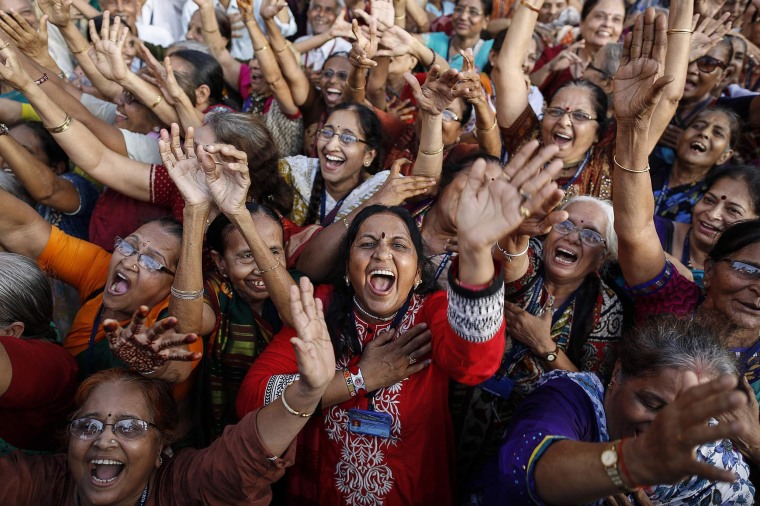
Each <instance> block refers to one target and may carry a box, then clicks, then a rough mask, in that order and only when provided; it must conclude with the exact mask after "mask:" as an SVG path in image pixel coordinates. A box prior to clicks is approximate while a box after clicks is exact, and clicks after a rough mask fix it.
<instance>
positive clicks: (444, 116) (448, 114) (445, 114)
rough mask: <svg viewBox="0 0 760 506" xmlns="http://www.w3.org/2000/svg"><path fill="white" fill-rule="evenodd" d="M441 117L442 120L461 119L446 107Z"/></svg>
mask: <svg viewBox="0 0 760 506" xmlns="http://www.w3.org/2000/svg"><path fill="white" fill-rule="evenodd" d="M441 119H443V121H461V118H460V117H459V116H457V115H456V114H455V113H454V112H453V111H450V110H448V109H444V110H443V112H442V113H441Z"/></svg>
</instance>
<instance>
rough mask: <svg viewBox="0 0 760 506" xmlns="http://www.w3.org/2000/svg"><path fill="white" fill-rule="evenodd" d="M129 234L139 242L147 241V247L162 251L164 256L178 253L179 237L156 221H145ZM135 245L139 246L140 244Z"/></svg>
mask: <svg viewBox="0 0 760 506" xmlns="http://www.w3.org/2000/svg"><path fill="white" fill-rule="evenodd" d="M129 235H130V237H131V238H133V239H134V238H137V240H139V241H140V242H145V243H149V244H148V247H150V248H153V249H154V250H157V251H159V252H161V253H163V254H164V255H165V256H166V255H169V256H171V255H173V256H176V255H178V254H179V243H180V241H179V239H178V238H176V237H174V236H173V235H171V234H170V233H169V232H167V231H166V230H164V228H163V227H162V226H161V225H159V224H158V223H146V224H145V225H143V226H142V227H140V228H138V229H137V230H135V231H134V232H132V233H131V234H129ZM137 246H138V247H140V246H142V244H138V245H137ZM167 260H168V257H167Z"/></svg>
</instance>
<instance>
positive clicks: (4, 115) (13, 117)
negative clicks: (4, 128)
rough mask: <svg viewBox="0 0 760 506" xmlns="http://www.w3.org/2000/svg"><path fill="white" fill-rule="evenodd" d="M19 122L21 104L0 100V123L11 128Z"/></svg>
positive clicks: (4, 99) (20, 118) (20, 119)
mask: <svg viewBox="0 0 760 506" xmlns="http://www.w3.org/2000/svg"><path fill="white" fill-rule="evenodd" d="M21 121H22V117H21V102H17V101H16V100H10V99H7V98H0V123H5V124H6V125H8V126H9V127H11V126H13V125H16V124H18V123H20V122H21Z"/></svg>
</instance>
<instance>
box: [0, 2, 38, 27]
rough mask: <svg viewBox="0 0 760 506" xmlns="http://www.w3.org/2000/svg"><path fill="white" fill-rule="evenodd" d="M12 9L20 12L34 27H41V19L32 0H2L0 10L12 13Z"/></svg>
mask: <svg viewBox="0 0 760 506" xmlns="http://www.w3.org/2000/svg"><path fill="white" fill-rule="evenodd" d="M11 9H13V10H14V11H16V12H17V13H18V14H20V15H21V17H23V18H24V19H25V20H26V21H27V23H29V24H30V25H31V26H32V28H34V29H35V30H36V29H37V28H39V21H38V20H37V15H36V14H35V13H34V7H32V2H31V1H30V0H0V11H3V12H7V13H10V11H11Z"/></svg>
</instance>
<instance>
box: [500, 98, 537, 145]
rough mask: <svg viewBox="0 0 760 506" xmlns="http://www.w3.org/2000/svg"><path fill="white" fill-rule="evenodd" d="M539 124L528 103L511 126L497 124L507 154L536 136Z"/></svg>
mask: <svg viewBox="0 0 760 506" xmlns="http://www.w3.org/2000/svg"><path fill="white" fill-rule="evenodd" d="M540 126H541V125H540V123H539V121H538V117H537V116H536V113H535V112H533V108H531V106H530V104H528V105H526V106H525V110H524V111H523V112H522V114H520V116H519V117H518V118H517V119H516V120H515V122H514V123H512V125H511V126H509V127H502V126H501V125H499V127H500V130H501V141H502V143H503V145H504V149H505V150H506V152H507V155H509V156H513V155H514V154H515V153H517V151H518V150H519V149H520V148H521V147H522V146H524V145H525V144H527V143H528V142H530V141H532V140H533V139H536V138H538V134H539V130H540Z"/></svg>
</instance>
